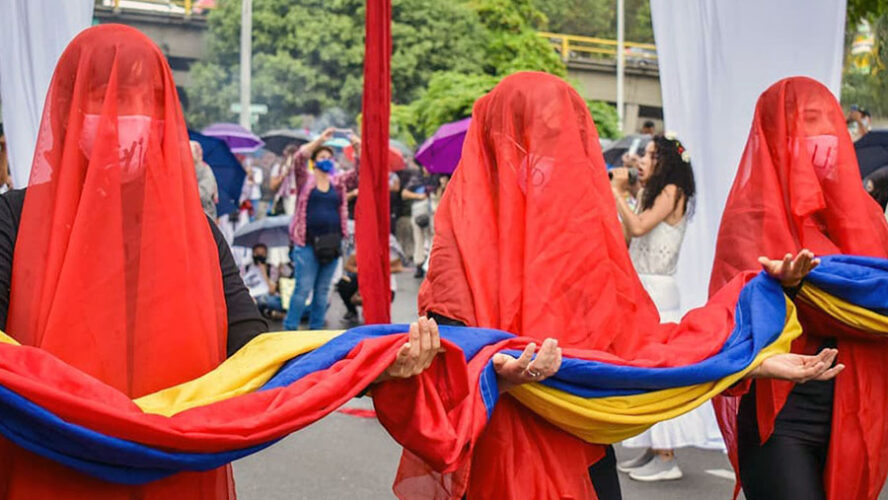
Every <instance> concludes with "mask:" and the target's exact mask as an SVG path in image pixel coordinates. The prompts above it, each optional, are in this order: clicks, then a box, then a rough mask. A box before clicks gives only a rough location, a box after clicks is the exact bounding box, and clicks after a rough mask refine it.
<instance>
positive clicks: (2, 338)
mask: <svg viewBox="0 0 888 500" xmlns="http://www.w3.org/2000/svg"><path fill="white" fill-rule="evenodd" d="M0 342H3V343H4V344H12V345H20V344H19V343H18V341H17V340H15V339H14V338H12V337H10V336H9V335H6V333H4V332H0Z"/></svg>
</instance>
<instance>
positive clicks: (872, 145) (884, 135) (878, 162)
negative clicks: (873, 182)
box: [854, 130, 888, 177]
mask: <svg viewBox="0 0 888 500" xmlns="http://www.w3.org/2000/svg"><path fill="white" fill-rule="evenodd" d="M854 151H855V152H856V153H857V164H858V166H859V167H860V177H866V176H868V175H869V174H871V173H873V172H875V171H876V170H878V169H880V168H882V167H885V166H888V130H873V131H871V132H867V134H866V135H864V136H863V137H861V138H860V140H858V141H857V142H855V143H854Z"/></svg>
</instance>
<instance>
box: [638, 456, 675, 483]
mask: <svg viewBox="0 0 888 500" xmlns="http://www.w3.org/2000/svg"><path fill="white" fill-rule="evenodd" d="M681 477H682V473H681V469H680V468H678V460H676V459H675V458H670V459H669V460H663V459H662V458H660V457H656V458H654V459H653V460H651V461H649V462H648V463H647V464H645V465H644V466H643V467H639V468H638V469H633V470H632V471H630V472H629V478H630V479H634V480H636V481H644V482H654V481H672V480H675V479H681Z"/></svg>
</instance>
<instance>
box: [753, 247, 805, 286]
mask: <svg viewBox="0 0 888 500" xmlns="http://www.w3.org/2000/svg"><path fill="white" fill-rule="evenodd" d="M759 264H761V265H762V268H763V269H764V270H765V272H766V273H768V274H769V275H770V276H771V277H772V278H774V279H776V280H777V281H779V282H780V284H781V285H783V286H785V287H787V288H793V287H796V286H798V285H799V283H801V282H802V280H803V279H805V276H807V275H808V273H810V272H811V270H813V269H814V268H815V267H817V266H818V265H819V264H820V259H817V258H815V257H814V253H813V252H811V251H810V250H802V251H801V252H799V254H798V255H796V257H795V259H793V257H792V254H791V253H788V254H786V255H785V256H784V257H783V260H771V259H769V258H767V257H759Z"/></svg>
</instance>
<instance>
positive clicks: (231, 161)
mask: <svg viewBox="0 0 888 500" xmlns="http://www.w3.org/2000/svg"><path fill="white" fill-rule="evenodd" d="M188 138H189V139H191V140H192V141H197V142H198V143H200V146H201V148H203V156H204V161H205V162H206V163H207V165H209V166H210V168H211V169H212V170H213V175H214V176H215V177H216V185H217V186H218V187H219V203H218V204H217V205H216V211H217V213H218V214H219V215H226V214H230V213H231V212H234V211H236V210H237V207H238V200H240V195H241V190H242V189H243V186H244V177H246V172H244V168H243V167H242V166H241V164H240V162H239V161H238V159H237V158H236V157H235V156H234V153H232V152H231V149H229V148H228V144H226V143H225V141H223V140H222V139H219V138H217V137H210V136H208V135H203V134H201V133H198V132H195V131H193V130H189V131H188Z"/></svg>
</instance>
